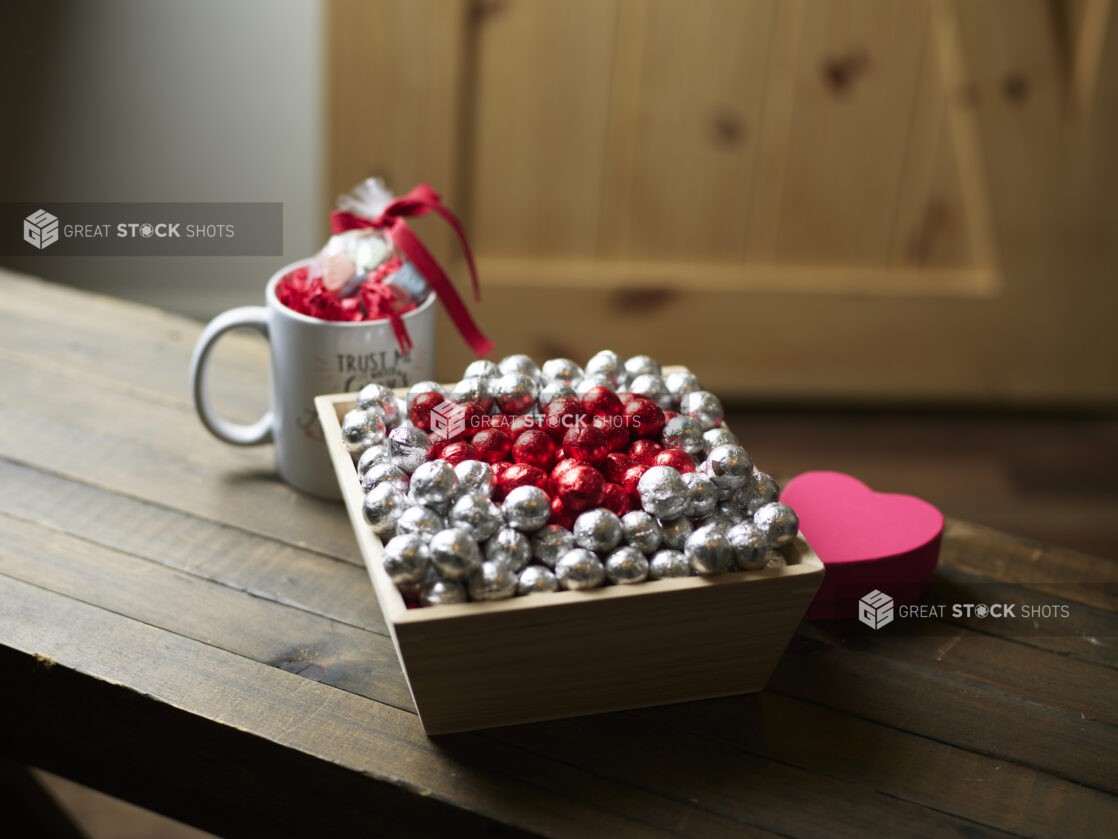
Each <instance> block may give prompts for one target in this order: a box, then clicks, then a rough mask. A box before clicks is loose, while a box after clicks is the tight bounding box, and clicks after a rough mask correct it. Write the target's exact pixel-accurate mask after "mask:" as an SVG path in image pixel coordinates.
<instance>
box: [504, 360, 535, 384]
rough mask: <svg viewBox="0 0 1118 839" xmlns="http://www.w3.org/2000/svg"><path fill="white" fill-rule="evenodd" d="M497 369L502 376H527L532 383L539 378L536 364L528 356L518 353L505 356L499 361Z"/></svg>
mask: <svg viewBox="0 0 1118 839" xmlns="http://www.w3.org/2000/svg"><path fill="white" fill-rule="evenodd" d="M497 368H498V369H499V370H500V371H501V375H502V376H507V375H509V374H510V373H511V374H515V375H519V376H527V377H528V378H529V379H532V381H538V380H539V378H540V368H539V367H538V366H537V365H536V362H534V361H533V360H532V357H531V356H530V355H524V354H523V353H518V354H517V355H509V356H505V357H504V358H502V359H501V361H500V363H499V364H498V365H497Z"/></svg>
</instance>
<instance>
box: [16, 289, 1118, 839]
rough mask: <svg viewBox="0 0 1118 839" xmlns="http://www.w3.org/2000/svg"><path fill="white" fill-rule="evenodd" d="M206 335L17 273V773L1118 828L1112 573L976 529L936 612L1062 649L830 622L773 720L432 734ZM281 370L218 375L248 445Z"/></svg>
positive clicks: (692, 715) (290, 821)
mask: <svg viewBox="0 0 1118 839" xmlns="http://www.w3.org/2000/svg"><path fill="white" fill-rule="evenodd" d="M199 329H200V327H199V325H198V324H196V323H194V322H192V321H188V320H185V319H182V318H178V317H174V316H170V315H167V314H164V313H162V312H159V311H156V310H153V309H148V308H144V307H140V306H136V305H133V304H126V303H122V302H119V301H115V300H111V299H108V298H103V297H97V296H93V295H89V294H84V293H79V292H75V291H72V290H67V289H64V288H61V287H58V286H52V285H49V284H45V283H41V282H38V281H35V280H31V279H28V278H20V277H16V276H15V275H11V274H0V377H2V378H0V380H2V381H3V400H2V403H0V707H2V708H3V709H4V710H5V711H6V714H7V719H8V721H9V723H8V725H6V726H5V728H4V733H3V735H2V736H0V754H2V755H3V756H6V757H8V758H12V759H15V760H17V761H20V762H23V763H27V764H31V765H35V766H40V767H43V768H45V769H48V770H50V771H53V772H57V773H59V774H62V775H66V776H68V777H71V778H74V779H75V780H78V781H80V782H82V783H86V784H89V785H91V786H94V787H97V788H99V789H102V790H104V791H106V792H109V793H111V794H113V795H117V796H120V797H122V798H126V799H128V800H131V801H134V802H136V803H138V804H142V805H144V806H147V807H150V808H152V809H155V810H158V811H161V812H163V813H166V814H168V815H170V816H172V817H174V818H177V819H181V820H183V821H186V822H189V823H191V824H194V825H197V826H199V827H202V828H206V829H209V830H212V831H215V832H218V833H221V834H224V835H232V836H237V835H244V836H260V835H269V836H277V835H289V834H290V835H303V834H307V833H311V832H313V833H314V834H316V835H317V834H327V835H348V834H358V835H395V834H401V835H405V834H406V835H408V836H424V835H439V836H446V835H449V831H451V830H453V831H456V832H457V834H456V835H474V834H492V833H495V832H496V833H506V832H507V833H510V834H515V833H530V834H540V835H549V836H578V837H581V836H591V835H605V834H608V835H610V836H611V837H625V836H658V835H672V836H704V837H705V836H735V837H737V836H754V835H757V836H760V835H781V836H821V837H833V836H845V835H879V834H892V835H911V836H923V835H943V834H951V835H965V836H979V835H995V834H1012V835H1021V836H1058V837H1064V836H1072V835H1083V836H1087V835H1098V834H1109V831H1110V830H1112V829H1113V826H1114V824H1115V823H1116V822H1118V798H1116V794H1118V700H1116V697H1118V672H1116V668H1118V637H1116V636H1118V624H1116V618H1115V610H1116V608H1118V595H1116V589H1115V585H1114V582H1115V577H1116V571H1115V566H1114V564H1113V563H1112V562H1111V561H1108V560H1103V559H1097V558H1093V557H1089V556H1084V555H1081V554H1077V553H1073V552H1070V551H1066V550H1060V549H1056V548H1050V547H1046V546H1043V545H1039V544H1035V543H1032V542H1028V541H1024V540H1021V539H1017V538H1014V537H1011V536H1007V535H1004V534H1000V533H997V532H994V531H991V530H988V529H985V528H982V527H978V526H975V525H971V524H967V523H965V522H961V521H951V522H950V523H949V526H948V529H947V533H946V535H945V539H944V545H943V555H942V565H941V568H940V570H939V571H938V572H937V579H936V583H935V589H934V590H935V591H936V593H937V594H943V595H945V596H948V597H950V598H951V599H954V600H966V596H965V595H967V594H968V593H976V594H975V595H974V598H973V599H975V600H981V599H989V597H987V596H985V595H988V593H989V592H990V591H991V590H993V589H991V588H990V587H991V585H993V584H997V586H998V588H997V589H996V590H997V591H998V592H999V593H1000V594H1001V595H1002V596H1003V598H1004V599H1012V600H1014V601H1020V602H1029V603H1057V604H1065V605H1068V606H1069V607H1070V608H1071V610H1072V616H1073V617H1072V618H1071V619H1070V620H1071V622H1070V623H1069V629H1068V630H1067V631H1066V632H1064V633H1061V634H1058V635H1036V636H1031V637H1016V638H1015V637H1010V636H1007V635H1001V634H999V630H998V626H997V624H996V623H993V622H986V623H980V622H976V621H971V622H967V621H965V620H959V621H953V620H952V619H951V618H947V619H945V620H943V621H928V622H926V624H924V625H925V626H926V627H927V631H926V632H918V633H910V634H906V635H898V634H895V633H887V632H881V633H877V634H866V633H865V632H860V631H858V629H857V628H856V627H852V626H850V625H846V624H808V623H805V624H803V625H802V626H801V627H800V630H799V631H798V633H797V635H796V637H795V639H794V640H793V642H792V644H791V645H790V647H789V649H788V651H787V652H786V654H785V655H784V657H783V659H782V661H781V664H780V665H779V667H778V669H777V672H776V673H775V675H774V676H773V678H772V680H771V682H770V684H769V687H768V688H767V689H766V690H765V691H764V692H762V693H760V694H758V695H754V696H743V697H735V698H729V699H720V700H713V701H706V702H697V703H690V704H685V705H675V706H667V707H661V708H653V709H647V710H642V711H633V712H626V713H616V714H606V715H601V716H594V717H584V718H577V719H570V720H564V721H559V722H551V723H541V724H534V725H526V726H519V727H513V728H505V729H497V730H490V731H485V732H480V733H473V734H465V735H453V736H444V737H438V738H434V739H429V738H427V737H425V736H424V734H423V732H422V730H421V729H420V726H419V724H418V721H417V718H416V716H415V714H414V712H413V709H412V707H411V700H410V697H409V695H408V691H407V688H406V686H405V684H404V680H403V677H402V675H401V672H400V669H399V666H398V664H397V661H396V658H395V654H394V652H393V649H392V644H391V642H390V640H389V639H388V638H387V637H386V634H385V626H384V621H383V619H382V617H381V615H380V613H379V611H378V608H377V605H376V602H375V599H374V597H373V594H372V590H371V588H370V586H369V583H368V580H367V578H366V576H365V570H364V568H363V567H362V566H361V562H360V558H359V556H358V553H357V549H356V545H355V542H354V537H353V533H352V531H351V530H350V527H349V524H348V521H347V519H346V515H345V512H344V510H343V509H342V507H341V505H340V504H332V503H328V502H321V501H315V500H311V499H308V498H306V497H303V496H300V495H299V494H297V493H295V492H294V491H292V490H290V489H289V488H288V487H287V486H285V485H284V484H282V483H280V482H279V481H278V480H277V479H275V477H274V476H273V475H272V474H271V458H272V452H271V450H270V448H267V447H265V448H260V449H247V450H246V449H234V448H232V447H228V446H225V445H222V444H220V443H218V442H217V441H215V440H214V439H212V438H211V437H210V436H209V435H208V434H207V433H206V432H205V431H204V430H203V429H202V426H201V425H200V423H199V422H198V421H197V420H196V418H195V416H194V413H193V410H192V408H191V405H190V402H189V397H188V393H187V386H186V369H187V359H188V357H189V353H190V350H191V348H192V346H193V343H194V340H195V338H196V337H197V334H198V332H199ZM264 356H265V350H264V348H263V347H262V345H261V344H260V342H259V341H250V340H248V339H245V340H243V341H240V340H233V341H231V343H229V344H228V345H226V346H225V347H224V348H223V355H222V357H221V358H220V359H218V364H217V365H216V366H215V374H214V376H213V380H214V384H215V387H216V390H217V394H216V396H217V400H218V402H219V404H224V405H226V406H230V411H231V413H233V414H234V415H237V414H238V413H240V414H241V416H240V417H239V418H241V419H249V418H251V415H252V414H253V412H254V411H255V410H257V409H259V408H260V407H261V406H262V405H263V398H264V397H263V386H262V376H263V369H264ZM219 370H220V373H219V372H218V371H219ZM1064 582H1076V583H1092V584H1093V585H1090V586H1079V587H1075V588H1074V589H1071V588H1069V587H1067V586H1064V585H1060V584H1061V583H1064Z"/></svg>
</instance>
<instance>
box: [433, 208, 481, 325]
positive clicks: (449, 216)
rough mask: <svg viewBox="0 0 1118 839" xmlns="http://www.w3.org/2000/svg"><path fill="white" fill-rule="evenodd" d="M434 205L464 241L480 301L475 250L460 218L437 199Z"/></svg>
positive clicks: (476, 298) (477, 299) (475, 297)
mask: <svg viewBox="0 0 1118 839" xmlns="http://www.w3.org/2000/svg"><path fill="white" fill-rule="evenodd" d="M432 206H433V209H434V210H435V212H436V213H438V214H439V215H440V216H442V217H443V218H444V219H445V220H446V223H447V224H449V225H450V226H451V227H452V228H454V232H455V233H457V234H458V241H459V242H461V243H462V253H464V254H465V255H466V264H467V265H469V266H470V281H471V282H472V283H473V287H474V301H475V302H477V303H480V302H481V286H480V285H479V284H478V281H477V268H476V267H474V254H473V251H471V250H470V243H469V242H467V241H466V233H465V231H464V230H462V225H461V224H459V223H458V219H457V217H456V216H455V215H454V213H452V212H451V211H450V210H448V209H447V208H446V207H444V206H443V205H442V203H441V202H439V201H436V202H435V204H434V205H432Z"/></svg>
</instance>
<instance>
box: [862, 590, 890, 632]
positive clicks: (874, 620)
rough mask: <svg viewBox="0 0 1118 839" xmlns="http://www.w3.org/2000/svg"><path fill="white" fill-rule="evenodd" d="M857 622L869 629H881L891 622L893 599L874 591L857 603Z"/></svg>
mask: <svg viewBox="0 0 1118 839" xmlns="http://www.w3.org/2000/svg"><path fill="white" fill-rule="evenodd" d="M858 620H860V621H861V622H862V623H864V624H865V625H866V626H868V627H869V628H870V629H881V627H883V626H886V625H888V624H890V623H892V622H893V598H892V597H890V596H889V595H888V594H886V593H885V592H883V591H878V590H877V589H874V590H873V591H871V592H870V593H869V594H867V595H865V596H864V597H863V598H862V599H861V600H859V601H858Z"/></svg>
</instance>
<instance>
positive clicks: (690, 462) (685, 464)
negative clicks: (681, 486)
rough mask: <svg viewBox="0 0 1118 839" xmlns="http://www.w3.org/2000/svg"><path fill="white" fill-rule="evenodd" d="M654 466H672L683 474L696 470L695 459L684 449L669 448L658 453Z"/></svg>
mask: <svg viewBox="0 0 1118 839" xmlns="http://www.w3.org/2000/svg"><path fill="white" fill-rule="evenodd" d="M653 465H654V466H671V467H674V468H675V469H676V470H678V471H679V473H680V474H681V475H686V474H687V473H688V472H694V471H695V460H694V458H692V457H691V455H689V454H688V453H687V452H685V451H684V450H683V449H676V448H667V449H664V450H663V451H662V452H660V453H659V454H658V455H656V458H655V461H654V462H653Z"/></svg>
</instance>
